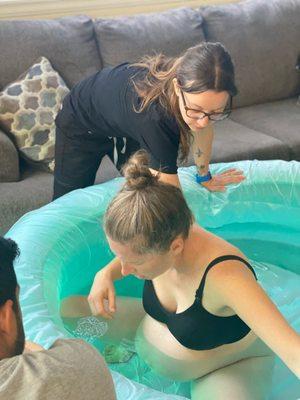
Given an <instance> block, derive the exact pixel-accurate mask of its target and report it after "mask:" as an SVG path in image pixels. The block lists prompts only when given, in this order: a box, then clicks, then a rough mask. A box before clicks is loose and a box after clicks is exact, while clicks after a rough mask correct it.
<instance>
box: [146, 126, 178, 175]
mask: <svg viewBox="0 0 300 400" xmlns="http://www.w3.org/2000/svg"><path fill="white" fill-rule="evenodd" d="M147 122H148V123H146V124H145V125H144V126H143V127H142V131H141V135H140V146H141V148H142V149H144V150H146V151H147V152H148V154H149V158H150V168H152V169H155V170H159V171H161V172H163V173H165V174H176V173H177V157H178V149H179V137H180V136H179V129H178V127H177V125H176V124H174V123H173V122H172V123H171V121H170V120H168V119H166V120H162V119H161V120H157V119H151V121H147Z"/></svg>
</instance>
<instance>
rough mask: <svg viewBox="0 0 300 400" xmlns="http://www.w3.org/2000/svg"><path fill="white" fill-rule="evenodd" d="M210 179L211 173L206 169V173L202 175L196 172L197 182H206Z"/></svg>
mask: <svg viewBox="0 0 300 400" xmlns="http://www.w3.org/2000/svg"><path fill="white" fill-rule="evenodd" d="M210 180H211V173H210V171H208V173H207V174H206V175H204V176H201V175H199V174H196V182H197V183H202V182H207V181H210Z"/></svg>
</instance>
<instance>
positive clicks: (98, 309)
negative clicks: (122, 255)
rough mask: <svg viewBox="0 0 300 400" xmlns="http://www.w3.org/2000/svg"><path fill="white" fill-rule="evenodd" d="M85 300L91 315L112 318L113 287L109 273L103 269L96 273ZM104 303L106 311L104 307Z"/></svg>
mask: <svg viewBox="0 0 300 400" xmlns="http://www.w3.org/2000/svg"><path fill="white" fill-rule="evenodd" d="M87 300H88V303H89V306H90V309H91V312H92V314H93V315H95V316H101V317H103V318H107V319H112V318H113V315H112V314H113V313H114V312H115V311H116V294H115V287H114V281H113V279H112V277H111V275H110V273H109V272H108V271H106V269H105V268H104V269H102V270H101V271H99V272H97V274H96V276H95V279H94V282H93V285H92V288H91V291H90V294H89V295H88V298H87ZM106 301H108V309H107V307H105V303H106Z"/></svg>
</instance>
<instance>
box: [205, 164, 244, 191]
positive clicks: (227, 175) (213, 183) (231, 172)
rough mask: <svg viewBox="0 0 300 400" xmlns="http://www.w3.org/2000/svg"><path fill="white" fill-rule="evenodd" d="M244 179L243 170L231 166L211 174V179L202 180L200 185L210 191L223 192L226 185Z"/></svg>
mask: <svg viewBox="0 0 300 400" xmlns="http://www.w3.org/2000/svg"><path fill="white" fill-rule="evenodd" d="M244 179H246V177H245V176H244V174H243V171H240V170H238V169H235V168H232V169H228V170H227V171H224V172H221V173H220V174H218V175H213V177H212V178H211V180H209V181H207V182H202V183H201V185H202V186H204V187H205V188H206V189H207V190H209V191H210V192H225V190H226V186H227V185H231V184H232V183H240V182H242V181H243V180H244Z"/></svg>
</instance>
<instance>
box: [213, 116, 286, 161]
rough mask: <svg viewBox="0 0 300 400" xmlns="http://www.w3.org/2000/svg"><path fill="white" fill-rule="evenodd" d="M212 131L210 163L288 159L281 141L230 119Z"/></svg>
mask: <svg viewBox="0 0 300 400" xmlns="http://www.w3.org/2000/svg"><path fill="white" fill-rule="evenodd" d="M234 114H235V112H233V113H232V115H234ZM214 130H215V138H214V143H213V152H212V159H211V162H228V161H239V160H253V159H257V160H273V159H281V160H289V159H290V153H289V148H288V146H287V145H286V144H285V143H283V142H282V141H281V140H279V139H276V138H273V137H272V136H269V135H266V134H265V133H262V132H260V131H258V130H254V129H251V128H249V127H247V126H245V125H242V124H239V123H237V122H235V121H232V120H231V119H227V120H225V121H222V122H218V123H216V124H215V125H214Z"/></svg>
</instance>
